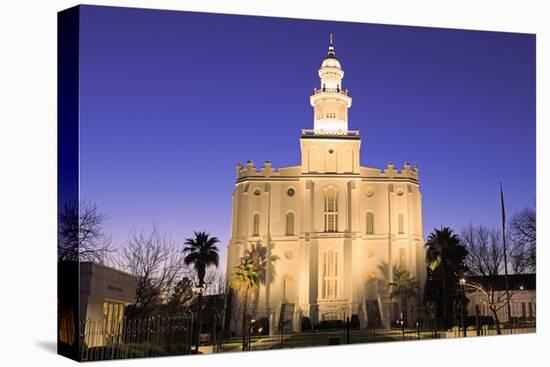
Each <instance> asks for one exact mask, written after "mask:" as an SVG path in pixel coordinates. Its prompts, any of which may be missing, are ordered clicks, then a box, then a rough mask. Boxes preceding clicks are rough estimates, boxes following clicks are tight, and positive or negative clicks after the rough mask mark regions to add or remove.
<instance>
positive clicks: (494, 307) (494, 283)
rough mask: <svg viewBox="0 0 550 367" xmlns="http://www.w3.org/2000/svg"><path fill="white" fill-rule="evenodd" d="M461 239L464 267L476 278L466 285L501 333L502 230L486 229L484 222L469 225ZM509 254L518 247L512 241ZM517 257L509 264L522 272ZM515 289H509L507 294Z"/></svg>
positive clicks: (503, 297) (503, 303)
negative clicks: (466, 254)
mask: <svg viewBox="0 0 550 367" xmlns="http://www.w3.org/2000/svg"><path fill="white" fill-rule="evenodd" d="M461 242H462V243H463V244H464V246H465V247H466V249H467V250H468V256H466V260H465V263H466V266H467V267H468V273H469V274H470V275H472V276H476V277H477V278H476V279H477V280H476V281H472V280H467V281H466V284H465V285H464V286H465V288H467V289H469V290H472V291H475V292H478V294H479V295H480V296H481V299H482V300H483V301H484V303H485V304H486V305H487V307H488V309H489V311H490V312H491V313H492V316H493V319H494V321H495V326H496V329H497V334H500V333H501V329H500V320H499V317H498V312H499V311H500V310H501V309H502V308H504V307H506V305H507V300H508V299H507V296H506V292H505V291H503V290H502V289H501V287H499V280H498V276H499V275H501V274H503V273H504V249H503V243H502V237H501V232H500V231H498V230H497V229H489V228H487V227H485V226H483V225H479V226H473V225H470V226H468V227H467V228H466V229H464V230H463V231H462V233H461ZM508 250H509V252H510V253H517V252H518V251H519V250H518V248H517V247H516V245H515V244H514V243H512V244H510V246H509V247H508ZM518 259H519V258H518V257H514V256H512V257H511V258H510V259H509V264H508V265H510V266H511V268H512V269H514V271H515V272H516V274H518V273H521V271H522V270H524V268H523V267H522V266H521V264H518ZM515 292H516V291H515V290H509V294H510V297H512V296H513V294H514V293H515Z"/></svg>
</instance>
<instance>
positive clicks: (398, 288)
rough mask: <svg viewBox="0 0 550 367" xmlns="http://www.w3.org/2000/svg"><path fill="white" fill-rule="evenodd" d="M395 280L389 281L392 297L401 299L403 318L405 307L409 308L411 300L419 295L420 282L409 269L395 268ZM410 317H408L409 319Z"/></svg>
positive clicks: (400, 305)
mask: <svg viewBox="0 0 550 367" xmlns="http://www.w3.org/2000/svg"><path fill="white" fill-rule="evenodd" d="M393 273H394V281H393V282H391V283H388V288H389V289H390V298H391V299H394V298H398V299H399V307H400V309H401V318H403V317H404V316H403V314H404V313H403V309H405V310H408V309H409V300H410V299H414V298H416V297H417V296H418V283H417V282H416V280H415V279H414V277H411V273H410V272H409V271H407V270H401V269H395V270H394V272H393ZM408 319H409V318H408V317H407V320H408Z"/></svg>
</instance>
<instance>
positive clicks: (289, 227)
mask: <svg viewBox="0 0 550 367" xmlns="http://www.w3.org/2000/svg"><path fill="white" fill-rule="evenodd" d="M286 235H287V236H294V213H292V212H289V213H287V215H286Z"/></svg>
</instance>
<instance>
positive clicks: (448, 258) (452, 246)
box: [425, 227, 468, 323]
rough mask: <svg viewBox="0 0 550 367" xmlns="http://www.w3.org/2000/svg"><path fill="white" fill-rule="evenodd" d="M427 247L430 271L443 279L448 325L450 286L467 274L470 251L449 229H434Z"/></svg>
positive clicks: (445, 315) (445, 320) (444, 314)
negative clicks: (466, 268) (467, 256)
mask: <svg viewBox="0 0 550 367" xmlns="http://www.w3.org/2000/svg"><path fill="white" fill-rule="evenodd" d="M425 246H426V260H427V261H428V268H429V271H430V272H431V273H432V274H434V275H436V274H437V275H439V277H440V279H441V290H442V293H443V294H442V296H443V305H442V309H443V320H444V323H446V322H447V311H448V305H449V300H448V298H449V297H448V293H449V292H448V286H449V284H450V285H453V286H454V284H455V283H458V282H457V281H455V278H457V277H458V274H459V273H464V272H465V266H464V259H465V258H466V255H467V254H468V251H467V250H466V248H465V247H464V246H462V245H461V243H460V237H459V236H458V235H456V234H455V233H453V230H452V229H450V228H448V227H445V228H441V229H434V231H433V232H432V233H431V234H430V235H429V236H428V241H427V242H426V244H425ZM454 293H455V292H453V294H454Z"/></svg>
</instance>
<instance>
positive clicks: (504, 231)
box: [500, 182, 512, 329]
mask: <svg viewBox="0 0 550 367" xmlns="http://www.w3.org/2000/svg"><path fill="white" fill-rule="evenodd" d="M500 207H501V210H502V247H503V251H504V285H505V287H506V307H507V309H508V326H509V327H510V329H511V328H512V326H511V325H512V312H511V310H510V287H509V283H508V257H507V255H506V216H505V212H504V194H503V192H502V182H501V183H500Z"/></svg>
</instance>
